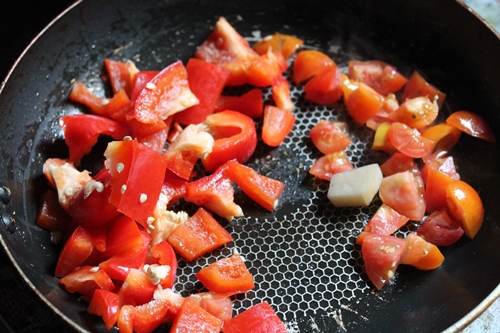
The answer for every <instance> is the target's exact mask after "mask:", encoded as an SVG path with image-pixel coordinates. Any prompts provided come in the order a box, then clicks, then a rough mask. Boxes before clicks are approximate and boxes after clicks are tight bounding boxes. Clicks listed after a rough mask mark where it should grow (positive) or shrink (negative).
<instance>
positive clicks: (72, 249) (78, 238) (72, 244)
mask: <svg viewBox="0 0 500 333" xmlns="http://www.w3.org/2000/svg"><path fill="white" fill-rule="evenodd" d="M93 249H94V246H93V244H92V236H91V234H90V232H89V231H87V229H85V228H84V227H81V226H79V227H77V228H76V229H75V231H74V232H73V233H72V235H71V236H70V237H69V239H68V240H67V241H66V243H65V244H64V247H63V248H62V250H61V253H60V254H59V259H58V260H57V265H56V270H55V276H56V277H64V276H66V275H68V274H69V273H71V272H72V271H73V270H74V269H75V268H77V267H78V266H81V265H82V264H83V263H84V262H85V260H86V259H87V258H88V257H90V255H91V253H92V250H93Z"/></svg>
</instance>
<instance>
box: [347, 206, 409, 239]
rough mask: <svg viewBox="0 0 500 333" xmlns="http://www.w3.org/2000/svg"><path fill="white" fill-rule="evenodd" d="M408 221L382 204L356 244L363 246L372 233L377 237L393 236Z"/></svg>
mask: <svg viewBox="0 0 500 333" xmlns="http://www.w3.org/2000/svg"><path fill="white" fill-rule="evenodd" d="M408 221H409V218H408V217H406V216H404V215H401V214H400V213H398V212H397V211H396V210H394V209H392V208H391V207H389V206H388V205H386V204H382V205H381V206H380V207H379V208H378V209H377V211H376V212H375V214H374V215H373V216H372V217H371V218H370V220H369V221H368V223H367V224H366V225H365V227H364V228H363V232H361V234H359V236H358V237H357V238H356V244H362V243H363V239H364V237H365V236H366V235H367V233H370V232H372V233H375V234H377V235H392V234H393V233H395V232H396V231H398V230H399V228H401V227H402V226H403V225H405V224H406V222H408Z"/></svg>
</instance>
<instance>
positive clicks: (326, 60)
mask: <svg viewBox="0 0 500 333" xmlns="http://www.w3.org/2000/svg"><path fill="white" fill-rule="evenodd" d="M330 67H332V68H336V67H337V64H336V63H335V61H333V59H332V58H330V57H329V56H328V55H326V54H325V53H323V52H321V51H317V50H302V51H300V52H299V53H297V57H296V58H295V61H294V62H293V81H294V82H295V84H300V83H303V82H305V81H307V80H309V79H310V78H312V77H313V76H316V75H318V74H320V73H322V72H323V71H325V70H326V69H327V68H330Z"/></svg>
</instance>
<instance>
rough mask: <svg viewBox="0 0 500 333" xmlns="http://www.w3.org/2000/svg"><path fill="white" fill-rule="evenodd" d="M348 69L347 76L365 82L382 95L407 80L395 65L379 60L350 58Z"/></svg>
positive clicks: (401, 85)
mask: <svg viewBox="0 0 500 333" xmlns="http://www.w3.org/2000/svg"><path fill="white" fill-rule="evenodd" d="M348 70H349V78H351V79H352V80H357V81H361V82H364V83H366V84H367V85H368V86H370V87H371V88H373V89H374V90H375V91H376V92H378V93H379V94H381V95H383V96H386V95H388V94H390V93H395V92H397V91H399V90H400V89H401V88H403V86H404V85H405V84H406V82H407V81H408V79H407V78H406V77H404V76H403V75H402V74H401V73H399V72H398V71H397V70H396V68H395V67H393V66H391V65H389V64H387V63H385V62H383V61H380V60H368V61H360V60H350V61H349V64H348Z"/></svg>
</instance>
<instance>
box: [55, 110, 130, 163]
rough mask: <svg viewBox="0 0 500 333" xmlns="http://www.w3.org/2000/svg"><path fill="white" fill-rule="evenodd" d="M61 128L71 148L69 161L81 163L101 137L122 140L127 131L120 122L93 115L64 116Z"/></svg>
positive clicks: (61, 120)
mask: <svg viewBox="0 0 500 333" xmlns="http://www.w3.org/2000/svg"><path fill="white" fill-rule="evenodd" d="M60 126H61V128H62V129H63V131H64V141H65V142H66V145H67V146H68V148H69V161H71V162H75V163H79V162H80V160H81V158H82V157H83V156H84V155H85V154H88V153H90V151H91V150H92V147H93V146H94V145H95V144H96V143H97V140H98V138H99V136H100V135H108V136H111V137H112V138H113V139H115V140H121V139H123V137H124V136H125V135H126V134H127V131H126V130H125V128H124V127H123V126H121V125H120V124H119V123H118V122H116V121H114V120H112V119H107V118H104V117H100V116H95V115H91V114H74V115H69V116H62V117H61V118H60Z"/></svg>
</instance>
